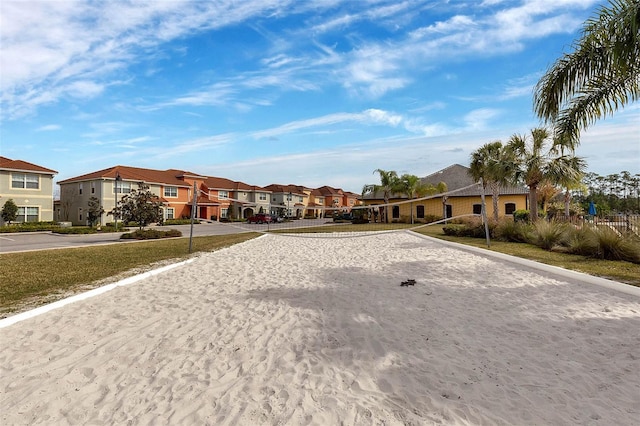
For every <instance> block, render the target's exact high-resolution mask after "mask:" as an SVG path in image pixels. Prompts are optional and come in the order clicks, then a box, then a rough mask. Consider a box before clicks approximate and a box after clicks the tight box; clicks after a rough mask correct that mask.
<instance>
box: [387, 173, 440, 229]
mask: <svg viewBox="0 0 640 426" xmlns="http://www.w3.org/2000/svg"><path fill="white" fill-rule="evenodd" d="M396 189H397V190H398V192H400V193H402V194H405V195H406V196H407V197H409V199H410V200H413V199H414V198H418V197H425V196H427V195H432V194H436V193H438V192H446V191H447V184H446V183H444V182H440V183H439V184H438V186H437V187H436V186H433V185H431V184H425V183H422V181H421V180H420V178H419V177H418V176H416V175H411V174H408V173H405V174H403V175H402V176H400V178H399V179H398V182H397V184H396ZM410 205H411V223H413V202H411V203H410Z"/></svg>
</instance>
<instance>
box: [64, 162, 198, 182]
mask: <svg viewBox="0 0 640 426" xmlns="http://www.w3.org/2000/svg"><path fill="white" fill-rule="evenodd" d="M116 174H119V175H120V178H121V179H122V180H124V181H136V182H146V183H161V184H165V185H172V186H191V185H190V184H189V183H188V182H185V181H184V180H182V179H180V177H193V176H199V175H197V174H195V173H190V172H185V171H184V170H175V169H169V170H154V169H143V168H140V167H129V166H114V167H109V168H107V169H103V170H98V171H96V172H91V173H87V174H84V175H81V176H76V177H72V178H69V179H65V180H63V181H60V182H58V184H65V183H72V182H81V181H88V180H95V179H115V177H116Z"/></svg>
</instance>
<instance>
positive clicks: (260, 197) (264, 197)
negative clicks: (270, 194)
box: [258, 192, 267, 201]
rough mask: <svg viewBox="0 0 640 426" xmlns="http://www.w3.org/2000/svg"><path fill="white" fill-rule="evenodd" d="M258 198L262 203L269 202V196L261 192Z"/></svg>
mask: <svg viewBox="0 0 640 426" xmlns="http://www.w3.org/2000/svg"><path fill="white" fill-rule="evenodd" d="M258 198H259V199H260V201H267V194H265V193H264V192H261V193H259V194H258Z"/></svg>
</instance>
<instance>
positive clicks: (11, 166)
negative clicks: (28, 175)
mask: <svg viewBox="0 0 640 426" xmlns="http://www.w3.org/2000/svg"><path fill="white" fill-rule="evenodd" d="M0 170H16V171H20V172H32V173H42V174H47V175H51V176H53V175H55V174H58V172H57V171H55V170H51V169H47V168H46V167H42V166H38V165H37V164H33V163H29V162H27V161H23V160H12V159H10V158H7V157H2V156H0Z"/></svg>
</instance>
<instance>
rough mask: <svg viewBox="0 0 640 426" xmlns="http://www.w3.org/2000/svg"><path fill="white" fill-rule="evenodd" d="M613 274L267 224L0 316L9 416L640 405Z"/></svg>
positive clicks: (633, 349)
mask: <svg viewBox="0 0 640 426" xmlns="http://www.w3.org/2000/svg"><path fill="white" fill-rule="evenodd" d="M408 279H415V281H416V283H415V285H413V286H411V285H410V286H401V285H400V284H401V283H402V282H403V281H406V280H408ZM615 287H616V285H613V288H606V287H602V286H598V285H593V284H591V283H588V282H585V280H582V279H581V278H580V275H575V277H574V278H571V275H570V274H569V275H568V276H566V277H560V276H558V275H555V274H553V273H549V272H544V271H540V270H535V269H532V268H529V267H527V266H523V265H519V264H515V263H511V262H509V261H507V260H504V259H495V258H492V257H486V256H483V255H479V254H475V253H472V252H468V251H466V250H460V249H457V248H454V247H451V246H447V245H443V244H442V243H440V242H437V241H433V240H430V239H428V238H423V237H419V236H416V235H415V234H412V233H408V232H400V233H387V234H377V235H369V236H362V237H355V238H350V239H347V238H307V237H303V236H297V237H289V236H273V235H267V236H264V237H261V238H258V239H256V240H252V241H248V242H245V243H242V244H238V245H236V246H233V247H230V248H228V249H224V250H221V251H218V252H214V253H208V254H204V255H202V256H199V257H198V258H196V259H195V260H194V261H192V262H190V263H187V264H181V265H179V266H177V267H175V268H173V269H170V270H165V271H163V272H162V273H159V274H155V275H150V276H147V277H146V278H144V279H142V280H140V281H139V282H137V283H135V284H132V285H128V286H124V287H116V288H114V289H112V290H111V291H108V292H105V293H103V294H100V295H98V296H95V297H91V298H87V299H85V300H81V301H77V302H75V303H71V304H68V305H66V306H64V307H61V308H58V309H55V310H52V311H50V312H47V313H45V314H42V315H38V316H35V317H33V318H29V319H25V320H23V321H20V322H17V323H15V324H12V325H9V326H6V327H4V328H1V329H0V344H1V347H2V351H1V354H0V380H1V383H0V420H1V421H0V423H1V424H3V425H12V424H46V425H51V424H74V425H76V424H181V425H206V424H211V425H236V424H246V425H263V424H264V425H276V424H291V425H303V424H314V425H333V424H346V425H351V424H353V425H370V424H372V425H373V424H376V425H377V424H384V425H396V424H397V425H402V424H414V425H430V424H445V425H466V424H473V425H476V424H483V425H490V424H503V425H570V424H580V425H583V424H593V425H614V424H615V425H632V424H638V421H639V419H640V297H638V296H636V295H634V294H628V293H624V292H620V291H617V290H616V289H615Z"/></svg>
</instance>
